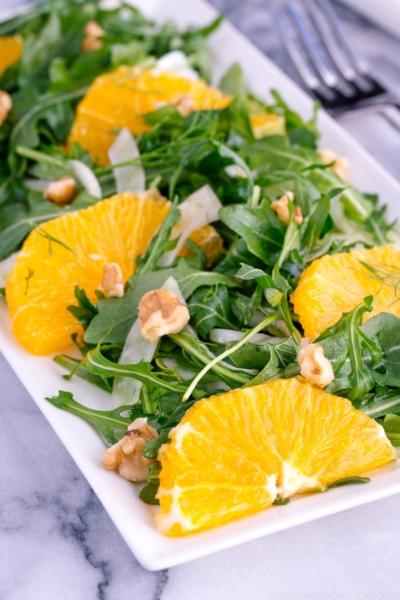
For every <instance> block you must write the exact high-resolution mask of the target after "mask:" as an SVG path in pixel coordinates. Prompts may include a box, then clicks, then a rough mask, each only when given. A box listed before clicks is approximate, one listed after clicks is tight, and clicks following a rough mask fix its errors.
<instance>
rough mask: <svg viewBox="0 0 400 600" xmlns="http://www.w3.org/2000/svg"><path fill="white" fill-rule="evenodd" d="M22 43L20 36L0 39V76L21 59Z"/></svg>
mask: <svg viewBox="0 0 400 600" xmlns="http://www.w3.org/2000/svg"><path fill="white" fill-rule="evenodd" d="M23 44H24V41H23V39H22V37H21V36H20V35H9V36H5V37H1V38H0V76H1V75H3V73H4V72H5V71H6V70H7V69H8V67H11V65H13V64H14V63H16V62H17V60H19V59H20V58H21V55H22V47H23Z"/></svg>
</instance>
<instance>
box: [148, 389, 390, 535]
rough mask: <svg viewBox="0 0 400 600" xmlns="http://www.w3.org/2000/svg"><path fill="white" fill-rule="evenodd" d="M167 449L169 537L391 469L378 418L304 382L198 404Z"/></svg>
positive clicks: (162, 495)
mask: <svg viewBox="0 0 400 600" xmlns="http://www.w3.org/2000/svg"><path fill="white" fill-rule="evenodd" d="M170 437H171V440H172V441H171V443H170V444H165V445H164V446H162V448H161V451H160V454H159V459H160V460H161V463H162V471H161V474H160V489H159V492H158V498H159V500H160V507H161V511H160V513H159V514H158V515H156V523H157V527H158V528H159V530H160V531H161V532H162V533H164V534H166V535H170V536H181V535H186V534H189V533H193V532H196V531H201V530H203V529H208V528H210V527H215V526H216V525H221V524H222V523H226V522H228V521H231V520H234V519H238V518H240V517H243V516H246V515H251V514H253V513H256V512H259V511H261V510H263V509H265V508H268V507H269V506H271V504H272V502H273V501H274V500H275V499H276V498H277V497H281V498H287V497H290V496H293V495H294V494H296V493H304V492H307V491H311V490H313V491H315V490H320V491H323V490H325V489H326V488H327V486H329V485H330V484H332V483H334V482H335V481H337V480H338V479H342V478H344V477H350V476H356V475H361V474H363V473H366V472H367V471H370V470H371V469H375V468H377V467H380V466H382V465H385V464H386V463H388V462H390V461H391V460H393V459H394V458H395V457H396V456H397V452H396V451H395V450H394V448H393V447H392V446H391V444H390V442H389V440H388V439H387V438H386V436H385V433H384V430H383V428H382V426H381V425H378V423H376V421H374V420H373V419H370V418H369V417H367V416H366V415H365V414H363V413H361V412H359V411H357V410H356V409H355V408H353V406H352V405H351V403H350V402H349V401H348V400H346V399H344V398H339V397H337V396H333V395H332V394H327V393H326V392H324V391H322V390H319V389H317V388H314V387H312V386H310V385H309V384H307V383H305V382H304V380H300V379H280V380H276V381H273V382H270V383H265V384H262V385H259V386H256V387H253V388H245V389H241V390H235V391H233V392H228V393H226V394H222V395H219V396H213V397H212V398H209V399H205V400H202V401H200V402H197V403H196V404H195V405H194V406H193V407H192V408H191V409H189V410H188V412H187V413H186V415H185V416H184V417H183V419H182V421H181V422H180V423H179V425H178V426H177V427H176V428H175V429H174V430H172V432H171V435H170Z"/></svg>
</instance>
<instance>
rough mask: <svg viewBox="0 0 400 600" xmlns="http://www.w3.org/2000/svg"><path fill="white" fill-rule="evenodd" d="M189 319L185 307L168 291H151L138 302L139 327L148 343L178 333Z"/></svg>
mask: <svg viewBox="0 0 400 600" xmlns="http://www.w3.org/2000/svg"><path fill="white" fill-rule="evenodd" d="M189 319H190V315H189V311H188V309H187V306H185V304H182V302H181V301H180V300H179V298H178V297H177V296H175V294H172V293H171V292H169V291H168V290H152V291H151V292H147V294H145V295H144V296H143V298H142V299H141V301H140V304H139V325H140V330H141V332H142V335H143V337H144V339H145V340H147V341H148V342H156V341H157V340H158V339H159V338H160V337H161V336H163V335H167V334H168V333H179V332H180V331H182V329H183V328H184V327H185V326H186V325H187V324H188V322H189Z"/></svg>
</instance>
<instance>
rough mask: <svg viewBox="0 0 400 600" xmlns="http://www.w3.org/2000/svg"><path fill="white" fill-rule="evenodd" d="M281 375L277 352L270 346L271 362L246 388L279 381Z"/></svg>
mask: <svg viewBox="0 0 400 600" xmlns="http://www.w3.org/2000/svg"><path fill="white" fill-rule="evenodd" d="M279 374H280V364H279V357H278V354H277V353H276V352H275V350H274V347H273V346H272V345H271V344H270V345H269V361H268V362H267V364H266V365H265V367H264V368H263V369H262V370H261V371H260V372H259V374H258V375H256V376H255V377H254V379H252V380H251V381H249V383H248V384H246V386H245V387H251V386H254V385H260V384H261V383H265V382H266V381H273V380H274V379H277V378H278V377H279Z"/></svg>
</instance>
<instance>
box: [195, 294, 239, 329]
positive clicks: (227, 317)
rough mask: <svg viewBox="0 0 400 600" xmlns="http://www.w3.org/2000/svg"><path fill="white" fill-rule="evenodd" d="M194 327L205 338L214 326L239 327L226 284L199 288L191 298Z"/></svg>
mask: <svg viewBox="0 0 400 600" xmlns="http://www.w3.org/2000/svg"><path fill="white" fill-rule="evenodd" d="M188 309H189V313H190V318H191V319H192V320H193V324H194V328H195V329H196V331H197V332H198V333H199V335H201V337H203V338H205V337H207V336H208V333H209V332H210V330H211V329H213V328H214V327H225V328H227V329H237V327H236V325H235V321H236V319H235V315H234V314H233V311H232V305H231V300H230V298H229V293H228V288H227V287H226V286H224V285H217V286H212V287H208V288H205V287H201V288H199V289H198V290H197V291H196V292H195V293H194V294H193V295H192V296H191V297H190V299H189V301H188Z"/></svg>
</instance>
